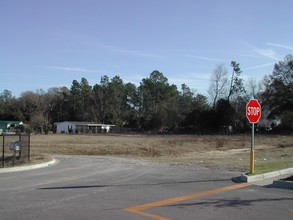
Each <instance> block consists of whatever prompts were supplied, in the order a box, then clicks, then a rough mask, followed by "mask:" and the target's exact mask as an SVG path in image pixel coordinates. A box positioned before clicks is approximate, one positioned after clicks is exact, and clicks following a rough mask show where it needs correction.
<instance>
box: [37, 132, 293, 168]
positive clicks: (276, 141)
mask: <svg viewBox="0 0 293 220" xmlns="http://www.w3.org/2000/svg"><path fill="white" fill-rule="evenodd" d="M31 146H32V158H36V157H45V158H47V156H46V155H111V156H121V157H132V158H142V159H147V160H152V161H156V162H164V163H173V164H185V165H186V164H199V165H202V166H207V167H211V168H215V167H216V168H224V169H232V170H239V171H243V172H245V171H248V170H249V151H250V136H249V135H248V136H245V135H241V136H240V135H239V136H238V135H237V136H220V135H218V136H217V135H215V136H184V135H180V136H144V135H65V134H63V135H57V134H55V135H32V136H31ZM255 159H256V163H255V167H256V168H255V169H256V172H258V170H259V172H263V170H266V171H267V170H268V171H270V170H276V169H280V168H286V167H292V166H293V137H292V136H258V135H257V136H256V137H255Z"/></svg>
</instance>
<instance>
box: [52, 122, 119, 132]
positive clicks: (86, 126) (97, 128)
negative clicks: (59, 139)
mask: <svg viewBox="0 0 293 220" xmlns="http://www.w3.org/2000/svg"><path fill="white" fill-rule="evenodd" d="M54 126H55V129H56V133H101V132H106V133H108V132H110V131H111V129H112V128H113V127H114V126H115V125H110V124H97V123H95V122H83V121H63V122H55V123H54Z"/></svg>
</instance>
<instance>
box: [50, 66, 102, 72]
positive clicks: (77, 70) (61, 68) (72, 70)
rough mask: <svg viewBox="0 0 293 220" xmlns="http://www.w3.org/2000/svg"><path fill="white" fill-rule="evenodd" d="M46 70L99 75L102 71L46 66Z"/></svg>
mask: <svg viewBox="0 0 293 220" xmlns="http://www.w3.org/2000/svg"><path fill="white" fill-rule="evenodd" d="M45 68H49V69H56V70H63V71H68V72H78V73H97V72H100V71H96V70H89V69H87V68H85V67H60V66H45Z"/></svg>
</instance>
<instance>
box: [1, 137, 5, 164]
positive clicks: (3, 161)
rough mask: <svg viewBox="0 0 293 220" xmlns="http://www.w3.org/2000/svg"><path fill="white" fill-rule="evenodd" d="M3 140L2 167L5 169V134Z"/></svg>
mask: <svg viewBox="0 0 293 220" xmlns="http://www.w3.org/2000/svg"><path fill="white" fill-rule="evenodd" d="M2 137H3V138H2V140H3V143H2V167H4V163H5V157H4V156H5V155H4V143H5V140H4V139H5V135H4V134H2Z"/></svg>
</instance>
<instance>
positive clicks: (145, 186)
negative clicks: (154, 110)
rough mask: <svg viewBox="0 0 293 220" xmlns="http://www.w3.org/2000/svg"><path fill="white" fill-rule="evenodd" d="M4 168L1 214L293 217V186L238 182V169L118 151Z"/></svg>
mask: <svg viewBox="0 0 293 220" xmlns="http://www.w3.org/2000/svg"><path fill="white" fill-rule="evenodd" d="M57 159H58V160H59V163H58V164H56V165H54V166H50V167H47V168H42V169H36V170H30V171H22V172H14V173H0V198H1V200H0V219H2V220H4V219H9V220H10V219H22V220H26V219H30V220H31V219H42V220H47V219H71V220H74V219H83V220H85V219H102V220H108V219H109V220H110V219H111V220H113V219H119V220H123V219H127V220H132V219H135V220H136V219H138V220H140V219H157V220H164V219H165V220H166V219H245V220H246V219H265V220H268V219H283V220H284V219H293V191H292V190H285V189H276V188H268V187H261V186H254V185H248V184H235V183H233V182H232V181H231V178H232V177H234V176H237V175H239V173H235V172H234V173H233V172H228V171H223V170H209V169H207V168H202V167H178V166H172V165H160V164H153V163H148V162H142V161H136V160H128V159H119V158H113V157H85V156H84V157H75V156H62V157H57Z"/></svg>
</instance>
